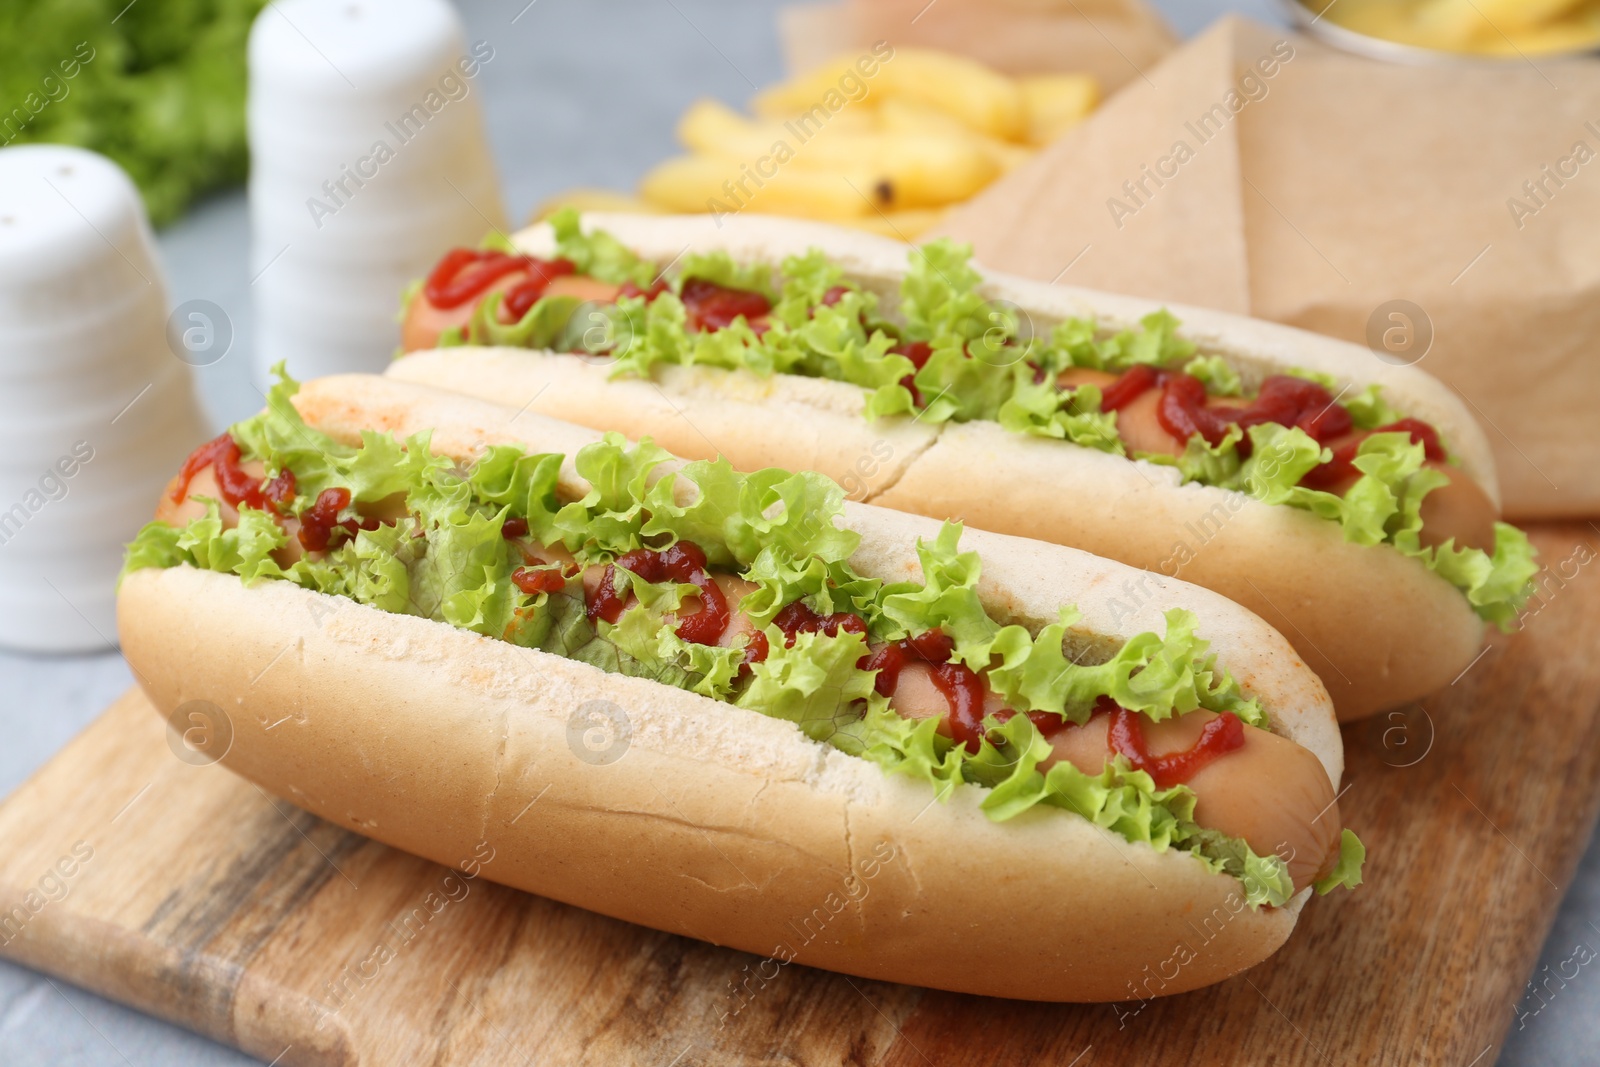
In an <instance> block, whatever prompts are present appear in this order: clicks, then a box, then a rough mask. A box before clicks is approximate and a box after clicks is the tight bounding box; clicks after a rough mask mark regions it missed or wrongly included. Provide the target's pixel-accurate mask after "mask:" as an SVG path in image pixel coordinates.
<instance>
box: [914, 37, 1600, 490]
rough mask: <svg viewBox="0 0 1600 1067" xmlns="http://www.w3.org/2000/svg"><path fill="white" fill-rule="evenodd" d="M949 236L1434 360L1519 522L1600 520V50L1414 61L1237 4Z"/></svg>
mask: <svg viewBox="0 0 1600 1067" xmlns="http://www.w3.org/2000/svg"><path fill="white" fill-rule="evenodd" d="M938 231H939V232H941V233H946V234H949V235H951V236H953V237H956V238H958V239H960V240H963V241H970V242H972V243H973V245H974V246H975V248H976V252H977V258H978V259H979V260H980V261H981V262H983V263H985V264H986V265H988V266H990V267H993V268H995V269H998V270H1003V271H1008V272H1012V273H1016V274H1022V275H1026V276H1029V277H1033V278H1041V279H1045V280H1049V281H1058V282H1061V283H1063V284H1071V285H1077V286H1087V287H1090V288H1098V289H1106V290H1111V291H1115V292H1121V293H1130V294H1134V295H1139V296H1145V297H1150V298H1154V299H1157V300H1166V301H1171V302H1173V303H1182V304H1199V305H1204V306H1208V307H1214V308H1220V309H1223V310H1227V311H1236V312H1242V313H1246V314H1250V315H1255V316H1258V317H1261V318H1267V319H1275V320H1277V321H1279V322H1285V323H1289V324H1291V325H1295V326H1299V327H1303V328H1305V329H1310V330H1315V331H1318V332H1320V333H1324V334H1329V335H1332V336H1335V337H1341V338H1345V339H1348V340H1351V341H1356V342H1359V343H1362V344H1365V345H1369V346H1370V347H1371V348H1372V349H1373V352H1374V356H1373V358H1375V359H1376V358H1384V359H1388V360H1392V361H1395V362H1407V363H1412V362H1414V363H1417V365H1418V366H1420V367H1421V368H1422V369H1424V370H1427V371H1429V372H1431V373H1433V374H1434V375H1436V376H1437V377H1439V378H1441V379H1443V380H1444V381H1446V382H1448V383H1449V384H1450V385H1451V386H1453V387H1454V388H1455V389H1456V390H1457V391H1458V392H1459V393H1460V394H1461V395H1462V396H1463V397H1465V398H1466V401H1467V403H1468V405H1469V406H1470V407H1471V408H1472V409H1473V411H1474V412H1475V413H1476V414H1477V416H1478V418H1479V420H1480V422H1481V423H1482V425H1483V427H1484V430H1485V432H1486V433H1487V434H1488V435H1489V438H1490V441H1491V442H1492V443H1493V446H1494V448H1495V453H1496V458H1497V460H1498V462H1499V464H1500V472H1501V481H1502V488H1503V490H1504V494H1505V504H1506V511H1507V514H1508V515H1509V516H1510V517H1512V518H1515V519H1535V518H1555V517H1563V516H1575V515H1595V514H1600V443H1597V440H1596V434H1595V428H1596V426H1597V425H1600V419H1597V417H1596V414H1597V412H1600V353H1592V352H1591V349H1593V348H1594V347H1595V345H1596V342H1597V341H1600V63H1597V62H1596V61H1593V60H1587V59H1580V60H1573V61H1566V62H1544V63H1539V64H1538V65H1537V66H1535V65H1534V64H1531V63H1511V64H1498V65H1492V66H1491V65H1473V66H1430V67H1407V66H1397V65H1388V64H1383V63H1379V62H1376V61H1372V60H1367V59H1363V58H1359V57H1355V56H1351V55H1349V54H1346V53H1343V52H1338V51H1334V50H1332V49H1330V48H1328V47H1326V46H1323V45H1320V44H1317V43H1314V42H1310V41H1307V40H1305V39H1304V38H1300V37H1295V36H1292V35H1289V34H1287V33H1286V32H1285V31H1279V30H1274V29H1270V28H1268V27H1264V26H1261V25H1258V24H1255V23H1252V22H1249V21H1245V20H1241V19H1232V18H1230V19H1227V20H1224V21H1222V22H1220V23H1218V24H1217V25H1216V26H1214V27H1213V28H1212V29H1211V30H1209V31H1207V32H1206V33H1205V34H1204V35H1203V36H1201V37H1198V38H1196V39H1195V40H1193V41H1192V42H1190V43H1189V44H1188V45H1186V46H1185V47H1184V48H1182V49H1181V50H1180V51H1178V52H1175V53H1173V54H1172V55H1171V56H1170V57H1169V58H1167V59H1166V60H1165V61H1164V62H1163V63H1162V64H1160V65H1159V66H1158V67H1156V68H1154V69H1151V70H1149V71H1147V72H1146V74H1145V76H1143V77H1141V78H1138V79H1137V80H1135V81H1133V82H1131V83H1130V84H1129V85H1128V87H1127V88H1126V89H1125V90H1124V91H1123V92H1121V93H1119V94H1118V95H1117V96H1116V97H1114V98H1112V99H1111V100H1109V101H1108V102H1107V103H1106V104H1105V105H1104V106H1103V107H1102V108H1101V109H1100V110H1099V111H1098V112H1096V113H1095V114H1094V115H1092V116H1090V118H1089V119H1088V120H1086V121H1085V122H1083V123H1082V124H1080V125H1079V126H1077V127H1076V128H1074V129H1073V130H1072V131H1070V132H1069V133H1067V134H1066V135H1065V136H1064V137H1063V138H1062V139H1061V140H1060V141H1058V142H1056V143H1055V144H1054V145H1052V146H1051V147H1050V148H1048V149H1047V150H1045V151H1044V152H1043V153H1041V155H1040V156H1039V157H1038V158H1037V159H1035V160H1033V161H1032V162H1031V163H1029V164H1027V165H1026V166H1024V167H1022V168H1020V169H1018V170H1017V171H1015V172H1013V173H1012V174H1010V175H1008V176H1006V177H1005V178H1003V179H1002V180H1000V181H999V182H997V183H995V184H994V185H992V186H990V187H989V188H988V189H987V190H985V191H984V192H983V193H981V194H979V196H978V197H976V198H974V199H973V200H972V201H970V202H969V203H968V204H966V205H964V206H962V207H960V208H957V209H955V210H954V211H952V213H951V214H950V215H949V216H948V217H947V218H946V220H945V221H944V222H943V223H942V224H941V225H940V226H939V227H938Z"/></svg>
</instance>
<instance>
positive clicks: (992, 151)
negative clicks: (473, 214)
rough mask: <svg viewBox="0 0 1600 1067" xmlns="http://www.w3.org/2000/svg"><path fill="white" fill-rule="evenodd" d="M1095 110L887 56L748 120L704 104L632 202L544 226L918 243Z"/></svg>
mask: <svg viewBox="0 0 1600 1067" xmlns="http://www.w3.org/2000/svg"><path fill="white" fill-rule="evenodd" d="M1099 100H1100V88H1099V85H1098V83H1097V82H1096V81H1095V79H1094V78H1093V77H1092V76H1090V75H1087V74H1071V73H1064V74H1043V75H1036V76H1030V77H1021V78H1012V77H1008V76H1006V75H1003V74H1000V73H998V72H997V71H994V70H992V69H990V68H989V67H986V66H984V65H983V64H981V63H978V62H976V61H975V60H972V59H969V58H966V57H964V56H958V55H953V54H950V53H946V52H938V51H934V50H931V49H920V48H909V47H898V48H896V47H890V46H888V45H886V44H884V43H882V42H880V43H879V44H878V45H876V46H874V47H872V48H866V49H862V50H861V52H860V54H858V55H857V54H852V55H846V56H841V57H840V58H839V59H837V60H835V61H834V62H832V63H829V64H827V65H825V66H823V67H820V68H818V69H816V70H813V71H811V72H809V73H806V74H803V75H800V76H799V77H796V78H792V79H790V80H788V81H785V82H781V83H779V84H778V85H775V86H772V87H771V88H769V89H766V90H765V91H763V92H761V93H758V94H757V95H756V97H755V99H754V100H753V101H751V105H750V112H751V113H750V114H744V113H741V112H739V111H737V110H735V109H734V108H731V107H729V106H728V105H726V104H723V103H720V102H718V101H716V100H709V99H703V100H699V101H696V102H695V103H694V104H693V105H691V106H690V107H689V109H688V110H687V111H686V112H684V114H683V116H682V118H681V119H679V121H678V126H677V137H678V141H679V142H680V143H681V144H682V145H683V147H684V148H685V149H686V150H687V151H686V154H684V155H681V156H677V157H674V158H672V159H668V160H665V161H664V162H662V163H660V164H658V165H656V166H655V167H654V168H652V169H651V170H650V171H649V173H647V174H646V175H645V176H644V178H643V180H641V181H640V183H639V189H638V194H637V196H629V195H627V194H622V193H615V192H610V191H607V190H598V189H574V190H569V191H567V192H566V193H563V194H561V195H559V196H556V197H554V198H552V199H551V200H549V201H547V202H546V203H545V204H543V205H542V206H541V207H540V209H539V211H538V212H537V213H536V215H535V217H536V218H539V217H543V216H545V215H547V214H549V213H551V212H553V211H555V210H556V209H558V208H560V207H567V206H571V207H576V208H578V209H579V210H596V209H603V210H632V211H661V212H683V213H709V214H713V215H719V216H720V215H726V214H733V213H736V212H741V211H745V210H749V211H752V212H760V213H763V214H769V215H789V216H795V217H799V218H808V219H817V220H820V221H824V222H833V223H838V224H842V225H847V226H856V227H859V228H862V229H867V230H871V231H874V232H877V233H881V234H884V235H886V236H890V237H897V238H900V239H902V240H907V241H909V240H914V239H915V238H916V237H917V236H918V235H920V234H922V233H923V232H925V231H926V230H928V229H929V228H930V227H932V226H933V225H934V224H935V223H937V222H938V220H939V218H940V217H941V215H942V214H943V213H944V210H945V209H946V208H947V207H949V206H950V205H953V204H958V203H961V202H962V201H965V200H969V199H971V198H972V197H973V196H974V195H976V194H977V193H978V192H980V191H982V190H983V189H984V188H985V187H986V186H987V185H988V184H989V183H990V182H992V181H994V180H995V179H996V178H998V177H1000V176H1001V175H1003V174H1006V173H1008V172H1010V171H1012V170H1014V169H1016V168H1017V167H1019V166H1021V165H1023V164H1024V163H1026V162H1028V161H1029V160H1030V159H1032V158H1033V157H1034V156H1035V155H1036V154H1037V153H1038V152H1039V150H1040V149H1041V148H1043V147H1044V146H1045V145H1047V144H1049V143H1051V142H1052V141H1054V140H1055V139H1056V138H1057V137H1059V136H1061V135H1062V134H1063V133H1065V132H1066V131H1067V130H1068V129H1070V128H1071V127H1072V126H1074V125H1076V124H1077V123H1078V122H1080V121H1082V119H1083V118H1084V117H1085V116H1086V115H1088V114H1089V113H1090V112H1091V111H1093V110H1094V108H1095V106H1096V105H1097V104H1098V103H1099Z"/></svg>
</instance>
